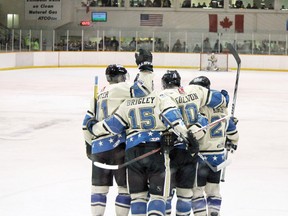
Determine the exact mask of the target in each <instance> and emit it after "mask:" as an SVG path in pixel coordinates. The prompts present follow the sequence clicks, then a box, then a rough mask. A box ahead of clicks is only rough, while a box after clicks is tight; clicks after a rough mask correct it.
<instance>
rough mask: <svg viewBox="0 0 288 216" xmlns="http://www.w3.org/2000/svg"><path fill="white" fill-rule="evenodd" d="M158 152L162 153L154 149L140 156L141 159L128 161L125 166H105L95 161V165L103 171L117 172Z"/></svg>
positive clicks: (158, 149)
mask: <svg viewBox="0 0 288 216" xmlns="http://www.w3.org/2000/svg"><path fill="white" fill-rule="evenodd" d="M158 151H160V148H157V149H153V150H152V151H150V152H147V153H145V154H143V155H140V156H139V157H136V158H133V159H132V160H130V161H127V162H125V163H123V164H120V165H110V164H103V163H100V162H98V161H94V165H95V166H97V167H99V168H102V169H110V170H117V169H121V168H123V167H126V166H128V165H130V164H132V163H134V162H136V161H139V160H141V159H143V158H146V157H148V156H150V155H152V154H154V153H156V152H158Z"/></svg>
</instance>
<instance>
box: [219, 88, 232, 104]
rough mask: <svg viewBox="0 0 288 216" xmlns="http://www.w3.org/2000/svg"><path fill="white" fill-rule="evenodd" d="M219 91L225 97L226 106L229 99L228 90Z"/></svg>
mask: <svg viewBox="0 0 288 216" xmlns="http://www.w3.org/2000/svg"><path fill="white" fill-rule="evenodd" d="M221 93H222V95H223V96H224V97H225V99H226V107H228V104H229V100H230V97H229V94H228V92H227V91H226V90H224V89H223V90H221Z"/></svg>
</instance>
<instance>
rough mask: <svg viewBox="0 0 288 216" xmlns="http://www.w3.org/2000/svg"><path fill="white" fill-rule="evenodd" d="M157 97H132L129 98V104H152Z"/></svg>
mask: <svg viewBox="0 0 288 216" xmlns="http://www.w3.org/2000/svg"><path fill="white" fill-rule="evenodd" d="M154 99H155V97H144V98H137V99H130V100H127V106H133V105H136V104H148V103H149V104H152V103H153V102H154Z"/></svg>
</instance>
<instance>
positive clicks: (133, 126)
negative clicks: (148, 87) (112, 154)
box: [115, 91, 177, 148]
mask: <svg viewBox="0 0 288 216" xmlns="http://www.w3.org/2000/svg"><path fill="white" fill-rule="evenodd" d="M175 109H177V104H176V103H175V102H174V101H173V100H172V99H171V98H169V97H168V96H166V95H164V94H159V93H157V92H156V91H154V92H152V93H151V94H150V95H148V96H146V97H140V98H130V99H126V100H125V101H124V102H123V103H122V104H121V105H120V106H119V109H118V110H117V111H116V113H115V114H116V115H117V116H119V117H120V118H121V121H123V122H124V123H125V124H126V126H127V131H126V133H127V141H126V144H127V148H131V147H133V146H135V145H137V144H139V143H141V142H155V141H159V140H160V132H162V131H164V130H166V126H165V125H164V124H163V122H162V121H161V119H160V117H159V115H160V113H161V112H162V111H164V114H165V113H166V114H167V113H168V114H167V116H169V112H173V110H175Z"/></svg>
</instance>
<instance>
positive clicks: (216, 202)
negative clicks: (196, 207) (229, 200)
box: [207, 196, 222, 215]
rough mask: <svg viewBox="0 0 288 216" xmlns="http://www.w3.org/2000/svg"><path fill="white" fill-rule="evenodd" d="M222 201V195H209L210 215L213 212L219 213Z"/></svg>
mask: <svg viewBox="0 0 288 216" xmlns="http://www.w3.org/2000/svg"><path fill="white" fill-rule="evenodd" d="M221 202H222V199H221V197H216V196H209V197H207V204H208V215H212V213H218V214H219V212H220V208H221Z"/></svg>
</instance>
